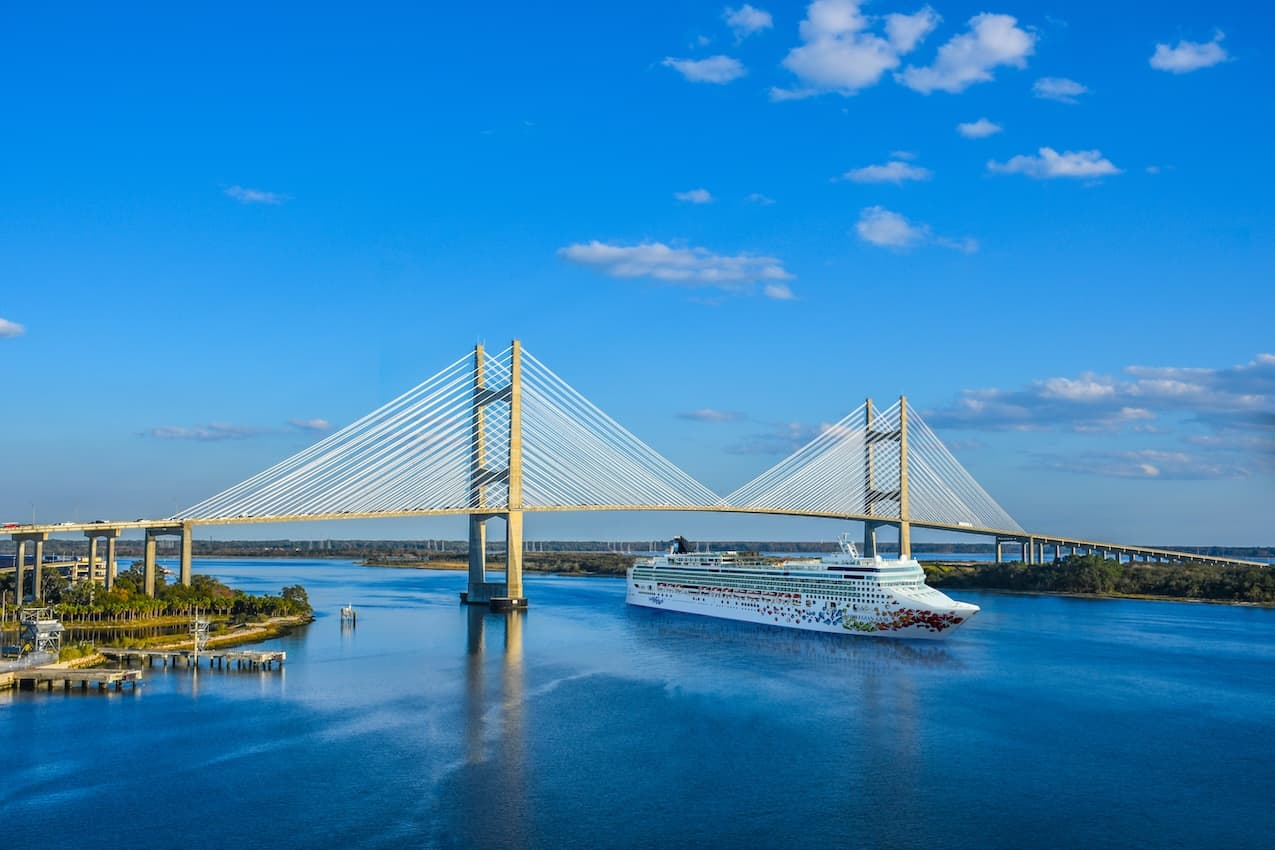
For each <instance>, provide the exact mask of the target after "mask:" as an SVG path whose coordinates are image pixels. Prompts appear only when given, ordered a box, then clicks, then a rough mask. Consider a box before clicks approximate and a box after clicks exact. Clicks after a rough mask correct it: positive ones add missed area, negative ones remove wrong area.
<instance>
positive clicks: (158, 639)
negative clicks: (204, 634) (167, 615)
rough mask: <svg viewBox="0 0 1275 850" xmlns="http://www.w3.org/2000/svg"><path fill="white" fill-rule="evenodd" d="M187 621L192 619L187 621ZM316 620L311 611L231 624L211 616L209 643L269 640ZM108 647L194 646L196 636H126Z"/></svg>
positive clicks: (231, 644)
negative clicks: (211, 628)
mask: <svg viewBox="0 0 1275 850" xmlns="http://www.w3.org/2000/svg"><path fill="white" fill-rule="evenodd" d="M186 622H189V620H187V621H186ZM312 622H314V616H313V615H312V614H309V613H306V614H291V615H287V616H280V617H269V618H267V619H265V620H261V621H258V622H251V623H233V624H232V623H230V622H228V621H227V620H225V619H223V620H221V621H218V620H217V619H216V618H213V619H212V627H213V630H212V631H210V633H209V635H208V646H210V647H220V648H226V647H231V646H240V645H243V644H246V643H257V642H259V641H264V640H270V639H272V638H276V637H278V636H279V635H282V634H285V633H287V632H289V631H291V630H292V629H295V628H298V627H299V626H305V625H308V624H310V623H312ZM104 646H106V647H108V648H118V649H194V646H195V641H194V638H192V637H190V636H189V635H184V634H167V635H151V636H149V637H143V638H125V639H123V640H121V641H118V642H114V643H109V644H104Z"/></svg>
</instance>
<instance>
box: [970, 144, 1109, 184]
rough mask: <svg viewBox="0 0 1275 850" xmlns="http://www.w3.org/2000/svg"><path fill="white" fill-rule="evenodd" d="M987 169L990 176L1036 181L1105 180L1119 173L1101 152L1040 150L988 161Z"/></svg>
mask: <svg viewBox="0 0 1275 850" xmlns="http://www.w3.org/2000/svg"><path fill="white" fill-rule="evenodd" d="M987 170H988V171H990V172H991V173H993V174H1025V175H1027V176H1028V177H1034V178H1036V179H1038V180H1039V179H1052V178H1055V177H1071V178H1088V179H1093V178H1096V177H1108V176H1110V175H1113V174H1120V173H1121V170H1120V169H1119V168H1116V166H1115V165H1113V164H1112V162H1111V160H1109V159H1105V158H1104V157H1103V155H1102V151H1098V150H1092V151H1064V152H1062V153H1059V152H1058V151H1056V150H1054V149H1053V148H1041V149H1040V154H1039V155H1038V156H1025V155H1021V154H1020V155H1019V156H1016V157H1013V158H1012V159H1010V160H1009V161H1008V162H995V161H991V160H989V161H988V163H987Z"/></svg>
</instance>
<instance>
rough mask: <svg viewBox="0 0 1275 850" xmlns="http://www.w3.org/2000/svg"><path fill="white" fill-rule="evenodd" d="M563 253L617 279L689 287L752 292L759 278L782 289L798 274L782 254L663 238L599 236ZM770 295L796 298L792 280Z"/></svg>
mask: <svg viewBox="0 0 1275 850" xmlns="http://www.w3.org/2000/svg"><path fill="white" fill-rule="evenodd" d="M558 255H559V256H560V257H562V258H563V259H565V260H567V261H569V262H572V263H577V264H579V265H582V266H589V267H590V268H594V269H597V270H598V271H601V272H602V273H604V274H607V275H610V276H611V277H619V278H637V277H647V278H652V279H654V280H659V281H664V282H666V283H674V284H682V285H686V286H711V287H715V288H717V289H721V290H723V291H726V292H732V293H745V292H748V291H749V290H750V289H751V284H754V283H757V282H762V283H768V284H773V285H775V286H776V287H778V286H779V284H781V283H783V282H785V281H788V280H791V279H792V277H793V276H792V275H791V274H789V273H788V271H787V270H786V269H785V268H784V264H783V261H782V260H780V259H778V258H777V257H767V256H761V255H757V254H718V253H715V252H713V251H710V250H708V249H707V248H674V247H671V246H669V245H665V244H664V243H662V242H642V243H639V244H637V245H613V244H609V243H606V242H599V241H597V240H594V241H592V242H581V243H576V244H574V245H568V246H566V247H565V248H560V249H559V250H558ZM753 291H755V290H753ZM765 294H766V295H767V296H769V297H771V298H775V297H781V298H790V297H792V293H791V291H790V290H788V288H787V284H786V283H784V284H783V288H782V289H776V290H775V291H774V292H770V291H767V292H766V293H765Z"/></svg>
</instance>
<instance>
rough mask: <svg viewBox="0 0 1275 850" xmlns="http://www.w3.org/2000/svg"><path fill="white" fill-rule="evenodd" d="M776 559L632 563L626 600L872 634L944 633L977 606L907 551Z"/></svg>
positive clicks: (684, 556) (679, 556)
mask: <svg viewBox="0 0 1275 850" xmlns="http://www.w3.org/2000/svg"><path fill="white" fill-rule="evenodd" d="M843 547H844V550H845V551H844V552H843V554H842V555H834V556H832V557H831V558H827V559H805V560H800V561H781V560H777V559H766V558H762V557H761V556H758V555H756V553H744V554H742V555H741V554H740V553H736V552H725V553H709V554H698V553H688V552H680V553H670V554H668V555H660V556H656V557H654V558H650V559H648V560H646V561H642V562H639V563H637V564H635V565H634V566H633V567H632V568H630V569H629V571H628V575H627V584H628V589H627V595H626V597H625V601H626V602H628V604H630V605H639V606H642V607H644V608H659V609H663V610H666V611H676V612H679V613H683V614H698V615H700V616H706V617H721V618H724V619H728V620H740V621H742V622H746V623H764V624H765V625H768V626H779V627H782V628H789V629H802V630H805V631H812V632H825V633H830V634H854V635H866V636H869V637H891V638H921V639H926V640H933V639H937V638H945V637H947V636H948V635H949V634H951V632H952V631H954V630H955V629H956V628H957V627H959V626H961V625H962V624H964V623H965V622H966V621H967V620H969V618H970V617H972V616H974V615H975V614H977V613H978V610H979V609H978V606H977V605H970V604H969V603H966V602H957V601H955V600H953V599H950V598H949V597H947V596H946V595H944V594H943V593H941V592H940V591H937V590H935V589H934V588H932V587H928V586H927V585H926V584H925V572H924V570H922V569H921V566H920V564H918V563H917V562H916V561H915V560H913V559H911V558H907V559H899V560H885V559H882V558H877V557H872V558H865V557H860V556H859V555H858V554H857V553H855V552H854V549H853V547H852V546H850V545H849V544H848V543H845V542H844V541H843Z"/></svg>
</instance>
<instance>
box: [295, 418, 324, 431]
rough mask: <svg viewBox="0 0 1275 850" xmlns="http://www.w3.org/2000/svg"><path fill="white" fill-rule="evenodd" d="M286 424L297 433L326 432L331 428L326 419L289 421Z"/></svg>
mask: <svg viewBox="0 0 1275 850" xmlns="http://www.w3.org/2000/svg"><path fill="white" fill-rule="evenodd" d="M288 424H289V425H291V426H292V427H293V428H296V429H297V430H299V431H327V430H328V429H329V428H331V427H332V423H331V422H329V421H328V420H326V419H289V420H288Z"/></svg>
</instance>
